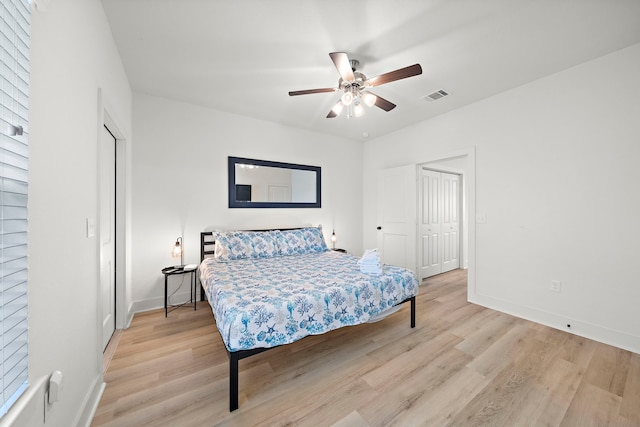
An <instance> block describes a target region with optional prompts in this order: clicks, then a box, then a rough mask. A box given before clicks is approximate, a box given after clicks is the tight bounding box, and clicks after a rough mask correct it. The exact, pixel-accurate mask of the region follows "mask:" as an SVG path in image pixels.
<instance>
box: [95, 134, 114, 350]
mask: <svg viewBox="0 0 640 427" xmlns="http://www.w3.org/2000/svg"><path fill="white" fill-rule="evenodd" d="M99 153H100V155H99V156H100V157H99V159H100V160H99V161H100V167H99V171H100V172H99V173H100V177H99V185H100V191H99V194H100V195H99V197H100V222H99V227H100V228H99V239H100V320H101V322H102V350H103V351H104V349H105V348H106V347H107V344H109V340H110V339H111V336H112V335H113V333H114V331H115V329H116V138H115V136H113V133H111V131H110V130H109V128H108V127H107V126H103V128H102V135H101V139H100V143H99Z"/></svg>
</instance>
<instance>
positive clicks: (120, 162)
mask: <svg viewBox="0 0 640 427" xmlns="http://www.w3.org/2000/svg"><path fill="white" fill-rule="evenodd" d="M97 125H98V139H97V144H102V143H104V141H103V138H102V135H103V133H102V129H103V128H104V127H105V126H106V127H107V128H108V129H109V132H111V134H112V135H113V136H114V137H115V139H116V142H115V148H116V188H115V192H116V201H115V202H116V204H115V206H116V212H115V221H116V227H115V243H116V247H115V252H116V253H115V265H116V271H115V282H116V283H115V294H116V295H115V328H116V329H123V328H125V327H126V325H127V309H126V290H127V288H128V286H127V277H128V271H129V263H128V256H127V254H128V252H127V250H126V249H127V248H128V247H129V243H128V241H127V233H126V230H127V227H128V221H127V212H128V209H129V206H128V203H127V201H128V196H127V195H128V192H127V187H128V185H127V172H126V171H127V169H128V168H127V155H126V152H127V148H128V147H127V145H128V144H127V139H126V137H125V133H124V132H123V129H124V127H123V126H122V122H121V121H120V120H119V119H118V118H117V115H116V114H115V109H114V108H113V107H112V106H111V104H110V103H109V102H108V99H107V98H106V97H105V95H104V92H103V91H102V89H98V123H97ZM97 147H98V146H96V152H97V154H96V187H97V189H98V191H97V194H98V196H97V197H96V216H97V218H96V221H95V223H96V224H100V197H99V191H100V181H99V179H100V167H101V166H100V165H101V162H100V158H99V153H100V151H99V150H98V149H97ZM99 233H100V230H99V227H96V242H95V244H96V247H97V269H96V270H97V273H96V276H97V277H96V283H97V284H98V285H97V286H98V287H99V284H100V250H101V248H100V246H101V245H100V241H101V239H100V235H99ZM100 312H101V301H100V297H99V293H98V294H97V296H96V320H97V327H98V334H97V338H96V339H97V345H98V352H97V356H98V359H99V364H98V366H100V367H102V350H103V349H102V319H101V318H100V317H101V316H100ZM100 371H102V369H100Z"/></svg>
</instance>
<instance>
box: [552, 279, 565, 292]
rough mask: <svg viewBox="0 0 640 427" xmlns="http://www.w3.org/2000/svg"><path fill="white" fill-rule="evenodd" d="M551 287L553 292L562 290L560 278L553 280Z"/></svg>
mask: <svg viewBox="0 0 640 427" xmlns="http://www.w3.org/2000/svg"><path fill="white" fill-rule="evenodd" d="M549 289H551V290H552V291H553V292H560V291H561V290H562V282H560V280H552V281H551V286H549Z"/></svg>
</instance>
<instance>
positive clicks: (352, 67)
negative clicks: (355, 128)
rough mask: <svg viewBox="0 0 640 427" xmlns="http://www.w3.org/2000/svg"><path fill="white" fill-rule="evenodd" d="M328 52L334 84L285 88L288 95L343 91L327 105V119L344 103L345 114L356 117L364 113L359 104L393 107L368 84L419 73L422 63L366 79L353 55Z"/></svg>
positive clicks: (340, 109)
mask: <svg viewBox="0 0 640 427" xmlns="http://www.w3.org/2000/svg"><path fill="white" fill-rule="evenodd" d="M329 56H330V57H331V60H332V61H333V63H334V65H335V66H336V68H337V70H338V73H339V74H340V79H339V80H338V87H336V88H334V87H329V88H322V89H307V90H295V91H292V92H289V96H296V95H308V94H311V93H325V92H338V91H341V92H343V94H342V96H341V97H340V100H339V101H338V103H337V104H336V105H334V106H333V108H331V111H329V114H327V118H328V119H331V118H333V117H337V116H338V115H340V113H341V112H342V110H343V109H344V107H347V117H352V116H355V117H359V116H361V115H363V114H364V107H363V106H362V104H365V105H367V106H369V107H371V106H373V105H375V106H376V107H378V108H381V109H383V110H384V111H391V110H393V109H394V108H395V107H396V104H394V103H392V102H389V101H387V100H386V99H384V98H381V97H380V96H378V95H376V94H374V93H372V92H371V91H369V88H371V87H375V86H380V85H382V84H385V83H390V82H394V81H396V80H401V79H406V78H407V77H413V76H417V75H419V74H422V67H421V66H420V64H414V65H410V66H408V67H404V68H400V69H398V70H395V71H390V72H388V73H385V74H380V75H379V76H376V77H372V78H370V79H368V78H367V76H365V75H364V74H362V73H361V72H359V71H356V67H357V66H358V65H359V64H360V63H359V61H357V60H355V59H351V60H350V59H349V57H348V56H347V54H346V53H344V52H332V53H330V54H329Z"/></svg>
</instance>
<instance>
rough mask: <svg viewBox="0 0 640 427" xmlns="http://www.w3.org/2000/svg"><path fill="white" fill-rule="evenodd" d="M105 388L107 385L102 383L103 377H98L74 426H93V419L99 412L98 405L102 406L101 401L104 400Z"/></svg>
mask: <svg viewBox="0 0 640 427" xmlns="http://www.w3.org/2000/svg"><path fill="white" fill-rule="evenodd" d="M105 387H106V384H105V383H104V382H103V381H102V375H98V376H96V377H95V379H94V380H93V384H92V385H91V389H90V390H89V393H87V396H86V397H85V399H84V401H83V402H82V406H81V408H82V411H81V412H80V413H79V414H78V418H77V419H76V422H75V423H74V425H76V426H84V427H89V426H90V425H91V421H93V417H94V416H95V414H96V411H97V410H98V405H99V404H100V399H101V398H102V394H103V393H104V389H105Z"/></svg>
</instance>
